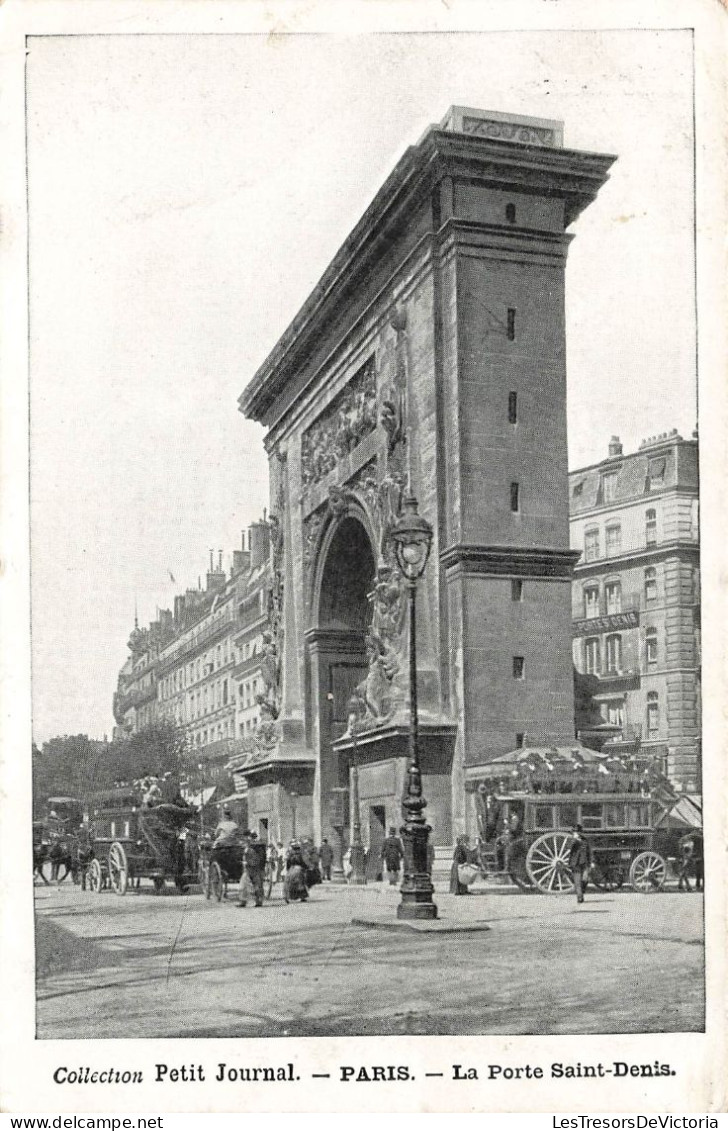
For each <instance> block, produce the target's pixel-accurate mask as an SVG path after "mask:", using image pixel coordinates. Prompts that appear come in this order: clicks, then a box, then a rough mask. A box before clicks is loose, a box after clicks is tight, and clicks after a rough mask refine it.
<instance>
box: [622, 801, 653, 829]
mask: <svg viewBox="0 0 728 1131" xmlns="http://www.w3.org/2000/svg"><path fill="white" fill-rule="evenodd" d="M627 818H628V821H629V827H630V828H631V829H646V828H647V827H648V826H649V823H650V807H649V805H647V804H646V803H645V802H641V801H634V802H631V803H630V804H629V805H628V806H627Z"/></svg>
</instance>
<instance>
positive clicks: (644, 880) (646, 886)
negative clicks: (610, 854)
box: [629, 850, 667, 892]
mask: <svg viewBox="0 0 728 1131" xmlns="http://www.w3.org/2000/svg"><path fill="white" fill-rule="evenodd" d="M666 875H667V865H666V864H665V861H664V859H663V857H662V856H660V854H659V852H652V851H651V850H650V851H649V852H640V853H639V855H638V856H635V858H634V860H633V861H632V865H631V867H630V869H629V882H630V883H631V885H632V887H633V888H634V889H635V891H641V892H652V891H661V890H662V887H663V885H664V883H665V876H666Z"/></svg>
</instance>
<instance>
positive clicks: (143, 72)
mask: <svg viewBox="0 0 728 1131" xmlns="http://www.w3.org/2000/svg"><path fill="white" fill-rule="evenodd" d="M29 46H30V53H29V55H28V165H29V208H30V290H31V304H30V328H31V459H32V497H31V507H32V510H31V519H32V583H33V589H32V597H33V710H34V736H35V738H36V740H38V741H43V740H45V739H47V738H48V737H50V736H51V735H54V734H59V733H60V734H63V733H76V732H84V733H88V734H89V735H91V736H92V737H101V736H102V735H103V734H104V733H108V734H110V733H111V728H112V725H113V721H112V716H111V699H112V694H113V691H114V688H115V685H116V677H117V673H118V669H119V667H120V666H121V664H122V663H123V661H124V659H125V656H126V654H127V651H126V640H127V637H128V634H129V631H130V629H131V627H132V623H133V617H134V603H135V600H136V601H137V602H138V607H139V618H140V621H141V622H142V623H147V622H148V621H149V620H150V619H151V618H153V617H154V615H155V610H156V608H157V606H161V607H169V606H171V603H172V600H173V597H174V594H175V592H177V591H179V590H181V589H184V588H185V587H186V586H190V585H196V584H197V579H198V576H199V575H203V583H204V573H205V570H206V566H207V560H208V550H209V549H214V550H215V551H216V552H217V550H218V549H221V550H223V551H224V553H225V560H226V562H227V561H228V560H229V554H230V551H232V550H233V549H235V548H236V547H238V546H239V545H240V532H241V530H242V529H243V528H244V527H247V526H248V525H249V523H250V522H251V521H253V520H255V519H256V518H257V517H258V516H259V515H260V513H261V511H262V508H263V507H264V506H266V505H267V502H268V500H267V470H266V460H265V456H264V452H263V447H262V436H263V433H262V430H261V429H260V428H259V427H258V426H257V425H255V424H252V423H250V422H246V421H245V420H244V419H243V418H242V417H241V416H240V414H239V413H238V412H237V405H236V400H237V397H238V395H239V393H240V392H241V390H242V389H243V387H244V386H245V385H246V384H247V382H248V380H249V379H250V377H251V376H252V374H253V372H254V371H255V369H256V368H257V366H258V365H259V364H260V363H261V362H262V361H263V360H264V358H265V357H266V356H267V354H268V353H269V352H270V350H271V349H272V347H273V346H274V344H275V342H276V341H277V339H278V337H279V336H280V334H281V332H282V331H283V330H284V329H285V327H286V326H287V325H288V323H289V321H290V320H291V318H292V317H293V316H294V314H295V313H296V311H297V310H298V308H299V306H300V305H301V303H302V302H303V300H304V299H305V298H306V296H307V294H308V293H309V291H310V290H311V288H312V287H313V286H314V284H315V283H316V281H317V280H318V278H319V276H320V275H321V273H322V271H323V270H324V268H325V267H326V265H327V264H328V263H329V261H330V260H331V258H332V257H333V255H334V254H335V252H336V251H337V249H338V247H339V246H340V244H341V243H342V241H343V240H344V238H345V237H346V235H347V234H348V232H349V231H350V229H351V228H352V226H353V225H354V223H355V222H356V221H357V220H358V218H359V217H360V215H361V214H362V212H363V211H364V209H365V208H366V206H367V205H368V203H369V201H370V200H371V198H372V197H373V196H374V194H375V192H376V191H377V189H378V188H379V186H380V184H381V182H382V181H383V179H384V177H385V176H386V175H387V174H388V173H389V171H390V170H391V169H392V167H393V165H394V164H395V162H396V160H397V158H398V157H399V156H400V155H401V153H402V151H403V150H404V148H405V147H406V146H407V145H408V144H412V143H413V142H415V141H416V140H417V139H418V138H419V136H420V135H421V133H422V131H423V130H424V129H425V128H426V127H427V126H428V125H429V124H431V123H434V122H436V121H439V120H440V119H441V118H442V117H443V116H444V114H445V112H446V110H447V108H448V106H450V105H451V104H463V105H469V106H477V107H483V108H486V109H492V110H499V111H513V112H517V113H523V114H531V115H534V116H537V117H553V118H559V119H563V121H564V123H565V144H566V145H567V146H568V147H570V148H575V149H588V150H593V151H598V152H606V153H614V154H616V155H617V156H618V158H619V160H618V161H617V163H616V165H615V166H614V167H613V170H612V173H611V179H610V181H609V184H608V185H607V186H606V187H605V188H604V189H603V190H602V192H601V193H600V195H599V198H598V200H597V202H596V204H595V205H592V206H591V207H590V208H589V209H587V211H586V212H585V213H584V214H583V216H582V217H581V218H580V219H579V220H578V221H577V223H576V224H575V225H574V226H573V228H572V229H571V230H572V231H573V233H574V235H575V239H574V242H573V244H572V246H571V250H570V253H569V262H568V268H567V356H568V377H569V405H568V409H569V431H570V443H569V456H570V465H571V466H572V467H578V466H580V465H582V464H585V463H591V462H593V461H595V460H597V459H600V458H602V457H603V456H604V455H605V454H606V446H607V442H608V439H609V436H610V435H611V434H612V433H618V434H619V435H620V436H621V437H622V439H623V441H624V442H625V445H626V449H627V450H629V449H632V448H635V447H636V446H637V445H638V444H639V441H640V440H641V439H642V438H643V437H645V436H647V435H651V434H653V433H655V432H660V431H666V430H668V429H669V428H672V427H677V428H679V429H680V430H681V431H682V433H683V435H689V434H690V432H691V431H692V429H693V427H694V426H695V331H694V313H693V259H694V257H693V202H692V185H693V134H692V129H693V126H692V72H691V41H690V36H689V33H688V32H673V31H670V32H651V31H650V32H629V31H617V32H604V33H602V32H574V33H558V32H543V33H507V34H506V33H501V34H494V33H488V34H473V35H462V34H447V35H439V34H430V35H378V36H373V35H370V36H358V37H351V38H342V37H336V36H323V35H322V36H303V35H300V36H281V35H277V36H275V37H268V36H244V35H230V36H215V35H208V36H194V35H180V36H156V35H150V36H132V35H129V36H123V35H120V36H76V37H49V38H35V39H32V40H31V41H30V45H29ZM172 578H174V582H173V581H172Z"/></svg>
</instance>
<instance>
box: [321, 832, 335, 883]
mask: <svg viewBox="0 0 728 1131" xmlns="http://www.w3.org/2000/svg"><path fill="white" fill-rule="evenodd" d="M319 859H320V860H321V871H322V873H323V878H324V879H325V880H330V879H331V865H332V863H333V861H334V850H333V848H332V847H331V845H330V844H329V842H328V840H327V839H326V837H324V839H323V840H322V842H321V852H320V853H319Z"/></svg>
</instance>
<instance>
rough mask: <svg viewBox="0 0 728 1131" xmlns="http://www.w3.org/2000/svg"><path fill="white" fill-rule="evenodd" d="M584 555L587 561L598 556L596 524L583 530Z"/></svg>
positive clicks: (593, 559)
mask: <svg viewBox="0 0 728 1131" xmlns="http://www.w3.org/2000/svg"><path fill="white" fill-rule="evenodd" d="M584 557H585V559H586V560H587V561H588V562H593V561H595V560H596V559H597V558H598V557H599V530H598V529H597V527H596V526H593V527H592V528H591V529H590V530H585V531H584Z"/></svg>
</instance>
